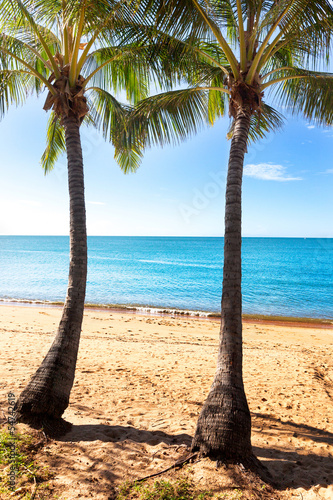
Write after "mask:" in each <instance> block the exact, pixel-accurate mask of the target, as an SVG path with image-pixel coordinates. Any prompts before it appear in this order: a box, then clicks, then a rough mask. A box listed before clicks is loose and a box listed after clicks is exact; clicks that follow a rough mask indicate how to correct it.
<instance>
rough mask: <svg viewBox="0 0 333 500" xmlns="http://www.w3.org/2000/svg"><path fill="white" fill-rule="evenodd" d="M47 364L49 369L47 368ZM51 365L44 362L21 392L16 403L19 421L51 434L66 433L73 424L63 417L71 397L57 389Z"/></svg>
mask: <svg viewBox="0 0 333 500" xmlns="http://www.w3.org/2000/svg"><path fill="white" fill-rule="evenodd" d="M46 366H47V367H48V369H46ZM49 368H50V365H49V364H47V363H45V360H44V362H43V363H42V365H41V366H40V367H39V369H38V370H37V372H36V373H35V375H34V376H33V377H32V379H31V380H30V382H29V383H28V385H27V386H26V387H25V389H24V390H23V391H22V393H21V394H20V396H19V398H18V400H17V402H16V405H15V410H16V418H17V421H18V422H22V423H25V424H29V425H30V426H31V427H34V428H36V429H41V428H43V429H44V432H45V433H46V434H48V435H49V436H51V435H52V436H56V435H61V434H65V433H66V432H68V431H69V430H70V427H71V424H69V423H68V422H66V421H65V420H63V419H62V418H61V416H62V415H63V413H64V411H65V410H66V408H67V407H68V404H69V397H68V396H66V395H65V393H64V392H62V393H61V394H60V393H59V390H56V389H55V386H56V384H55V383H54V380H53V378H52V377H51V376H50V373H52V370H50V371H49Z"/></svg>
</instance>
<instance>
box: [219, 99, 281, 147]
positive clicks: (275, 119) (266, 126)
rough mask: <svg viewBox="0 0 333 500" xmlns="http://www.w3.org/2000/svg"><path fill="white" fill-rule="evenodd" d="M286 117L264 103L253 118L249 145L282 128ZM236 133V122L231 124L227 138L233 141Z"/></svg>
mask: <svg viewBox="0 0 333 500" xmlns="http://www.w3.org/2000/svg"><path fill="white" fill-rule="evenodd" d="M283 124H284V117H283V116H282V115H281V114H280V113H279V112H278V111H277V110H276V109H274V108H272V107H271V106H269V105H268V104H265V103H263V104H262V107H261V110H260V111H257V112H256V113H255V114H253V115H252V116H251V122H250V130H249V137H248V144H251V143H254V142H256V141H258V140H259V139H263V138H264V137H266V136H267V134H268V133H269V132H272V131H273V132H274V131H277V130H279V129H280V128H282V126H283ZM233 131H234V121H232V122H231V124H230V128H229V131H228V133H227V138H228V139H231V138H232V136H233Z"/></svg>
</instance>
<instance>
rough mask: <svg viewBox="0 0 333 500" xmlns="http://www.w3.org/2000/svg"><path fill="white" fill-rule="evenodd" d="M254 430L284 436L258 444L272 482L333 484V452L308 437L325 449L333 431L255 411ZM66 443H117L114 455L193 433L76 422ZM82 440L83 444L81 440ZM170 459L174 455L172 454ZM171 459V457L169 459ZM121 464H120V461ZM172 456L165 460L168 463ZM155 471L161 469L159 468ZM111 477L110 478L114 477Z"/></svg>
mask: <svg viewBox="0 0 333 500" xmlns="http://www.w3.org/2000/svg"><path fill="white" fill-rule="evenodd" d="M252 417H253V430H254V431H255V432H260V433H261V434H264V435H265V434H266V435H267V438H268V440H269V437H271V436H272V434H275V435H276V436H277V437H279V438H280V440H281V447H279V446H276V441H277V440H276V439H275V440H274V443H275V445H274V447H272V446H270V445H269V441H267V446H265V447H261V448H259V447H254V448H253V451H254V454H255V455H256V456H257V457H258V458H259V460H262V462H263V464H264V465H265V466H266V467H267V468H268V470H269V472H270V473H271V475H272V482H271V484H272V485H274V487H275V488H277V489H279V490H285V489H287V488H299V487H301V488H305V489H309V488H311V487H312V486H314V485H320V486H321V487H324V488H326V487H327V486H328V485H330V484H333V456H332V455H330V454H328V453H323V454H321V453H318V454H316V453H313V452H312V453H309V452H308V451H307V446H306V441H309V440H311V441H312V442H314V443H317V444H318V446H320V445H322V446H320V448H321V450H325V449H326V448H327V447H328V446H333V434H332V433H330V432H327V431H324V430H321V429H317V428H315V427H311V426H308V425H302V424H296V423H294V422H292V421H286V422H283V421H281V420H279V419H278V418H274V417H273V416H271V415H265V414H260V413H253V414H252ZM292 437H297V438H298V441H297V442H298V444H299V443H300V442H302V441H304V443H305V446H304V448H301V447H300V446H298V447H296V448H295V446H293V444H292V443H291V444H290V447H289V448H286V442H290V438H292ZM57 441H58V442H63V443H64V444H69V443H77V445H76V446H77V447H78V448H81V447H84V443H85V442H93V441H102V442H104V443H107V442H109V443H113V444H112V447H111V448H110V450H109V453H110V455H111V456H112V455H114V454H115V455H116V454H117V450H119V451H120V449H122V452H125V455H126V450H127V448H128V449H129V450H130V449H131V447H132V445H134V444H135V443H137V444H138V443H145V444H147V445H149V446H156V445H158V444H160V443H164V444H165V445H167V446H170V447H173V448H174V447H175V446H176V447H177V446H186V447H190V446H191V441H192V437H191V436H190V435H189V434H185V433H184V434H175V435H173V434H168V433H166V432H163V431H159V430H157V431H148V430H142V429H137V428H135V427H131V426H129V427H125V426H119V425H115V426H109V425H105V424H96V425H94V424H92V425H73V426H72V429H71V431H70V432H68V433H67V434H66V435H65V436H63V437H61V438H59V439H57ZM79 443H80V444H79ZM169 459H170V457H169ZM166 462H167V461H166ZM119 465H120V464H119ZM168 465H170V460H169V461H168V463H165V466H166V467H167V466H168ZM158 468H159V469H160V470H163V469H164V468H165V467H164V466H163V463H160V464H159V466H158ZM155 472H158V470H156V471H155ZM117 475H118V474H117V472H116V470H114V471H113V474H111V476H113V478H115V477H117ZM113 478H111V477H109V480H111V482H112V479H113Z"/></svg>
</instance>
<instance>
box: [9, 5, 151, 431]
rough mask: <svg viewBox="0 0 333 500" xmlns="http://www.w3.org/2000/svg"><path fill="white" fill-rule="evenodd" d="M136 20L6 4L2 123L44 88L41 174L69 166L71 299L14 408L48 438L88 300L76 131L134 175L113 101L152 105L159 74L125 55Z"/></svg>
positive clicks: (63, 399)
mask: <svg viewBox="0 0 333 500" xmlns="http://www.w3.org/2000/svg"><path fill="white" fill-rule="evenodd" d="M137 15H138V12H136V11H134V10H133V9H132V10H131V9H130V7H129V3H128V2H124V1H122V0H119V1H115V2H112V1H107V0H100V1H96V0H83V1H81V2H78V1H73V0H72V1H71V0H52V1H49V0H25V1H21V0H10V1H1V2H0V16H1V19H2V21H1V35H0V110H1V113H2V114H3V113H4V112H6V111H7V109H8V107H9V105H10V104H13V103H14V104H19V103H22V102H24V101H25V99H26V98H27V97H29V95H31V94H33V93H36V94H37V95H39V94H41V92H42V91H43V89H44V87H46V89H47V91H48V94H47V97H46V101H45V104H44V109H45V110H52V111H51V115H50V119H49V124H48V131H47V148H46V150H45V152H44V154H43V156H42V165H43V168H44V170H45V172H48V171H50V170H51V169H52V167H53V165H54V164H55V162H56V160H57V158H58V156H59V154H60V153H62V152H63V151H64V150H65V151H66V152H67V160H68V186H69V198H70V266H69V280H68V288H67V296H66V300H65V304H64V308H63V312H62V317H61V321H60V324H59V328H58V331H57V334H56V337H55V339H54V342H53V344H52V346H51V348H50V350H49V352H48V353H47V355H46V357H45V359H44V360H43V362H42V364H41V365H40V367H39V368H38V370H37V371H36V373H35V374H34V375H33V377H32V379H31V380H30V382H29V383H28V385H27V386H26V387H25V389H24V390H23V392H22V393H21V395H20V397H19V399H18V401H17V405H16V409H17V415H18V418H19V420H20V421H23V422H27V423H30V424H33V425H42V426H44V428H46V429H49V431H50V432H51V431H52V430H53V431H54V430H56V429H58V431H63V430H65V429H66V425H65V424H64V422H63V421H62V420H61V415H62V414H63V412H64V410H65V409H66V408H67V406H68V404H69V395H70V391H71V388H72V385H73V381H74V374H75V366H76V360H77V353H78V347H79V339H80V332H81V325H82V318H83V310H84V300H85V289H86V275H87V236H86V213H85V198H84V178H83V159H82V149H81V140H80V126H81V124H82V123H86V124H88V125H93V126H95V127H96V128H97V129H98V130H101V131H102V133H103V135H104V138H105V139H107V140H109V141H111V142H112V143H113V145H114V146H115V148H116V151H115V157H116V159H117V161H118V163H119V164H120V166H121V168H122V169H123V171H124V172H125V173H127V172H130V171H134V170H135V169H136V168H137V166H138V162H139V158H140V151H139V150H138V149H133V150H132V151H127V150H125V149H122V148H121V145H119V144H118V145H117V143H116V139H115V130H116V129H117V128H119V127H123V125H124V118H125V115H126V113H127V112H128V106H127V105H122V104H120V102H118V100H117V99H116V97H115V96H114V95H113V94H112V93H111V91H112V90H113V92H114V93H115V94H116V95H117V93H119V92H120V91H125V92H126V95H127V99H128V100H129V101H132V102H136V101H138V99H139V98H144V97H146V96H147V95H148V93H147V89H148V88H149V83H150V79H151V77H152V76H153V75H154V71H153V70H152V69H150V70H148V65H147V60H148V59H149V58H148V56H147V51H146V49H145V47H140V46H138V45H137V46H134V45H133V44H132V45H130V44H129V45H127V46H126V47H120V46H119V40H120V34H121V31H122V29H123V27H124V26H126V24H127V23H133V22H135V19H136V16H137ZM155 77H156V75H155Z"/></svg>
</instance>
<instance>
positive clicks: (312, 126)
mask: <svg viewBox="0 0 333 500" xmlns="http://www.w3.org/2000/svg"><path fill="white" fill-rule="evenodd" d="M306 128H308V129H309V130H312V129H313V128H316V127H315V125H307V126H306Z"/></svg>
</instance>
